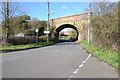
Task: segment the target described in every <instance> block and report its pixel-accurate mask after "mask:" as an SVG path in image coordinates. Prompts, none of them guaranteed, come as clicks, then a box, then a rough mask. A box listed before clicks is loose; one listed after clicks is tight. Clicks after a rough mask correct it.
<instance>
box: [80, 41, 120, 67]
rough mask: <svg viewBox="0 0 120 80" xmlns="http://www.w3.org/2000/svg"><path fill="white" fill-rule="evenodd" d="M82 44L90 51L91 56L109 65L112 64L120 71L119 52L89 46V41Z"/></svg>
mask: <svg viewBox="0 0 120 80" xmlns="http://www.w3.org/2000/svg"><path fill="white" fill-rule="evenodd" d="M80 44H81V45H82V46H84V48H85V49H86V50H87V51H89V52H90V53H91V54H93V55H95V56H97V57H98V58H100V59H102V60H103V61H105V62H107V63H108V64H111V65H112V66H113V67H115V68H117V69H120V68H119V67H118V62H119V56H118V54H119V53H118V52H116V51H111V50H106V49H102V48H100V47H98V46H95V45H92V44H88V43H87V41H83V42H80Z"/></svg>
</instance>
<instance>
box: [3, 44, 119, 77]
mask: <svg viewBox="0 0 120 80" xmlns="http://www.w3.org/2000/svg"><path fill="white" fill-rule="evenodd" d="M2 70H3V71H2V77H3V78H71V77H72V78H118V73H117V70H116V69H114V68H113V67H111V66H109V65H108V64H106V63H105V62H103V61H101V60H99V59H98V58H96V57H94V56H92V55H90V54H88V53H87V52H86V51H85V50H84V49H83V48H82V47H81V46H80V45H79V44H76V43H74V42H64V43H58V44H55V45H51V46H48V47H42V48H36V49H31V50H25V51H18V52H10V53H4V54H2Z"/></svg>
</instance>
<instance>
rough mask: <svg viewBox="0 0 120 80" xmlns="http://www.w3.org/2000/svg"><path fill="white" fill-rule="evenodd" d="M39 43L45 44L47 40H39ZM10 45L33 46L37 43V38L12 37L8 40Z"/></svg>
mask: <svg viewBox="0 0 120 80" xmlns="http://www.w3.org/2000/svg"><path fill="white" fill-rule="evenodd" d="M38 42H45V40H44V39H40V38H38ZM8 43H10V44H12V45H22V44H32V43H36V37H35V36H32V37H31V36H27V37H12V38H9V39H8Z"/></svg>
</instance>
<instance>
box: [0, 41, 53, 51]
mask: <svg viewBox="0 0 120 80" xmlns="http://www.w3.org/2000/svg"><path fill="white" fill-rule="evenodd" d="M51 44H54V42H39V43H38V44H26V45H11V46H1V47H0V50H3V51H7V50H18V49H27V48H34V47H41V46H48V45H51Z"/></svg>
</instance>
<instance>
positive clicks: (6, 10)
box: [0, 0, 19, 39]
mask: <svg viewBox="0 0 120 80" xmlns="http://www.w3.org/2000/svg"><path fill="white" fill-rule="evenodd" d="M1 5H2V8H1V10H0V13H1V15H2V16H1V18H2V20H1V22H2V29H3V31H4V32H3V33H5V38H6V39H7V38H8V37H9V36H10V34H11V28H10V24H11V21H12V20H10V18H12V17H13V16H15V13H16V12H17V9H18V7H19V6H18V4H17V2H9V0H7V1H6V2H2V3H1Z"/></svg>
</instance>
